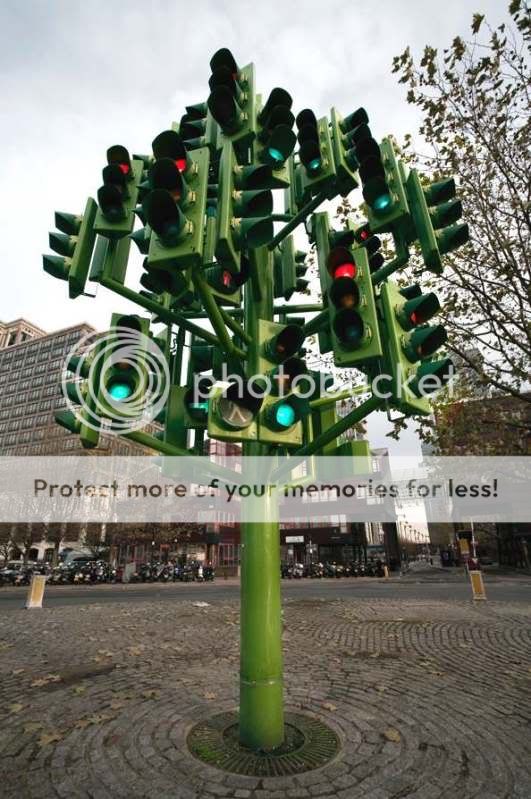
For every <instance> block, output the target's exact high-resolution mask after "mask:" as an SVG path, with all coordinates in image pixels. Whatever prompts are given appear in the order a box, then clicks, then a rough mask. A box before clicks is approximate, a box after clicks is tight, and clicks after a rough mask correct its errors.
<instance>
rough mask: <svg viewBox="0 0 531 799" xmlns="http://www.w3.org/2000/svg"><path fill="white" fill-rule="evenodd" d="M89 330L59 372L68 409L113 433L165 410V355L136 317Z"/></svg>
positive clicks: (134, 426)
mask: <svg viewBox="0 0 531 799" xmlns="http://www.w3.org/2000/svg"><path fill="white" fill-rule="evenodd" d="M124 320H127V321H128V323H129V324H128V325H127V326H126V325H120V326H118V327H113V328H111V329H110V330H108V331H107V332H105V333H95V334H88V335H87V336H85V337H84V338H82V339H80V340H79V341H78V342H77V343H76V345H75V347H74V348H73V349H72V350H71V351H70V352H69V354H68V356H67V359H66V361H65V364H64V368H63V372H62V375H61V388H62V392H63V396H64V397H65V399H66V402H67V405H68V409H69V410H70V411H71V412H72V413H73V414H74V415H75V417H76V419H77V420H78V421H80V422H82V423H83V424H84V425H86V426H88V427H90V428H92V429H93V430H100V429H101V425H102V420H107V422H108V424H107V425H106V427H105V432H106V433H109V434H111V435H119V434H121V433H129V432H132V431H134V430H138V429H140V428H143V427H145V426H146V425H147V424H148V423H149V422H151V421H153V420H154V419H155V418H156V417H157V416H158V415H159V414H160V413H161V411H163V410H164V408H165V406H166V403H167V400H168V395H169V389H170V374H169V369H168V363H167V360H166V357H165V355H164V353H163V352H162V350H161V349H160V347H158V346H157V344H156V343H155V342H154V341H153V339H151V338H150V337H149V336H147V335H145V334H144V333H142V331H141V330H140V329H139V326H138V320H137V319H136V317H124Z"/></svg>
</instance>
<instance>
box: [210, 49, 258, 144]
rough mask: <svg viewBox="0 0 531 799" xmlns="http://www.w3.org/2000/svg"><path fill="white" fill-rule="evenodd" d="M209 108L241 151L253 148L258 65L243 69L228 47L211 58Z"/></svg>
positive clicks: (248, 65)
mask: <svg viewBox="0 0 531 799" xmlns="http://www.w3.org/2000/svg"><path fill="white" fill-rule="evenodd" d="M210 68H211V70H212V74H211V76H210V79H209V82H208V83H209V86H210V95H209V97H208V101H207V105H208V109H209V111H210V113H211V115H212V117H213V118H214V119H215V121H216V122H217V124H218V125H219V128H220V131H221V132H222V133H223V136H224V137H226V138H228V139H229V140H230V141H231V142H233V144H235V145H236V146H237V148H238V149H239V150H242V151H243V150H244V148H245V147H247V146H249V145H250V144H251V143H252V141H253V139H254V136H255V131H256V97H255V85H254V66H253V64H247V65H246V66H245V67H239V66H238V64H237V63H236V60H235V59H234V56H233V55H232V53H231V52H230V50H228V49H227V48H221V49H220V50H217V51H216V53H214V55H213V56H212V58H211V59H210Z"/></svg>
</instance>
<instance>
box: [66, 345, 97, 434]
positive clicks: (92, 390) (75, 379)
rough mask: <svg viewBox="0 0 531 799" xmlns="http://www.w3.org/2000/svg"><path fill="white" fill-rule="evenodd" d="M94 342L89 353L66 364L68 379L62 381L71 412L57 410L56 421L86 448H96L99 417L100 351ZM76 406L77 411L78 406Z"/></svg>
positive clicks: (77, 356) (75, 357) (71, 359)
mask: <svg viewBox="0 0 531 799" xmlns="http://www.w3.org/2000/svg"><path fill="white" fill-rule="evenodd" d="M102 346H103V343H102V342H97V343H96V344H95V346H94V347H93V348H92V349H91V351H90V352H88V353H85V354H82V355H74V356H72V357H71V358H70V359H69V360H68V363H67V365H66V371H67V372H70V373H72V376H71V378H69V379H65V378H63V391H64V393H65V394H66V398H67V401H68V402H69V404H70V410H67V411H57V413H56V414H55V421H56V422H57V423H58V424H60V425H61V427H64V428H65V429H66V430H69V431H70V432H71V433H75V434H77V435H78V436H79V439H80V441H81V445H82V446H83V448H85V449H93V448H94V447H97V446H98V443H99V438H100V422H101V417H100V414H99V412H98V393H99V380H100V372H101V364H102V360H101V356H100V353H101V350H102ZM77 406H79V408H78V407H77Z"/></svg>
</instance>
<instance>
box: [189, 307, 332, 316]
mask: <svg viewBox="0 0 531 799" xmlns="http://www.w3.org/2000/svg"><path fill="white" fill-rule="evenodd" d="M223 310H224V313H225V314H227V316H231V317H233V318H234V319H238V318H240V317H241V316H243V309H242V308H230V309H227V308H224V309H223ZM322 310H323V306H322V305H320V304H313V303H308V305H275V307H274V308H273V314H274V315H275V316H278V315H279V314H286V313H289V314H292V313H311V312H315V311H322ZM184 315H185V317H186V318H187V319H208V314H206V313H204V312H203V311H199V312H197V311H185V313H184Z"/></svg>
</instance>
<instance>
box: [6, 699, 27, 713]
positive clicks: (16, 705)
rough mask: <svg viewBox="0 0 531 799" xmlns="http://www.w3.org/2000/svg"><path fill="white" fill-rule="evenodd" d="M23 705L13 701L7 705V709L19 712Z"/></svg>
mask: <svg viewBox="0 0 531 799" xmlns="http://www.w3.org/2000/svg"><path fill="white" fill-rule="evenodd" d="M23 707H24V705H21V704H20V702H14V703H13V704H12V705H9V707H8V710H9V712H10V713H20V711H21V710H22V708H23Z"/></svg>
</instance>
